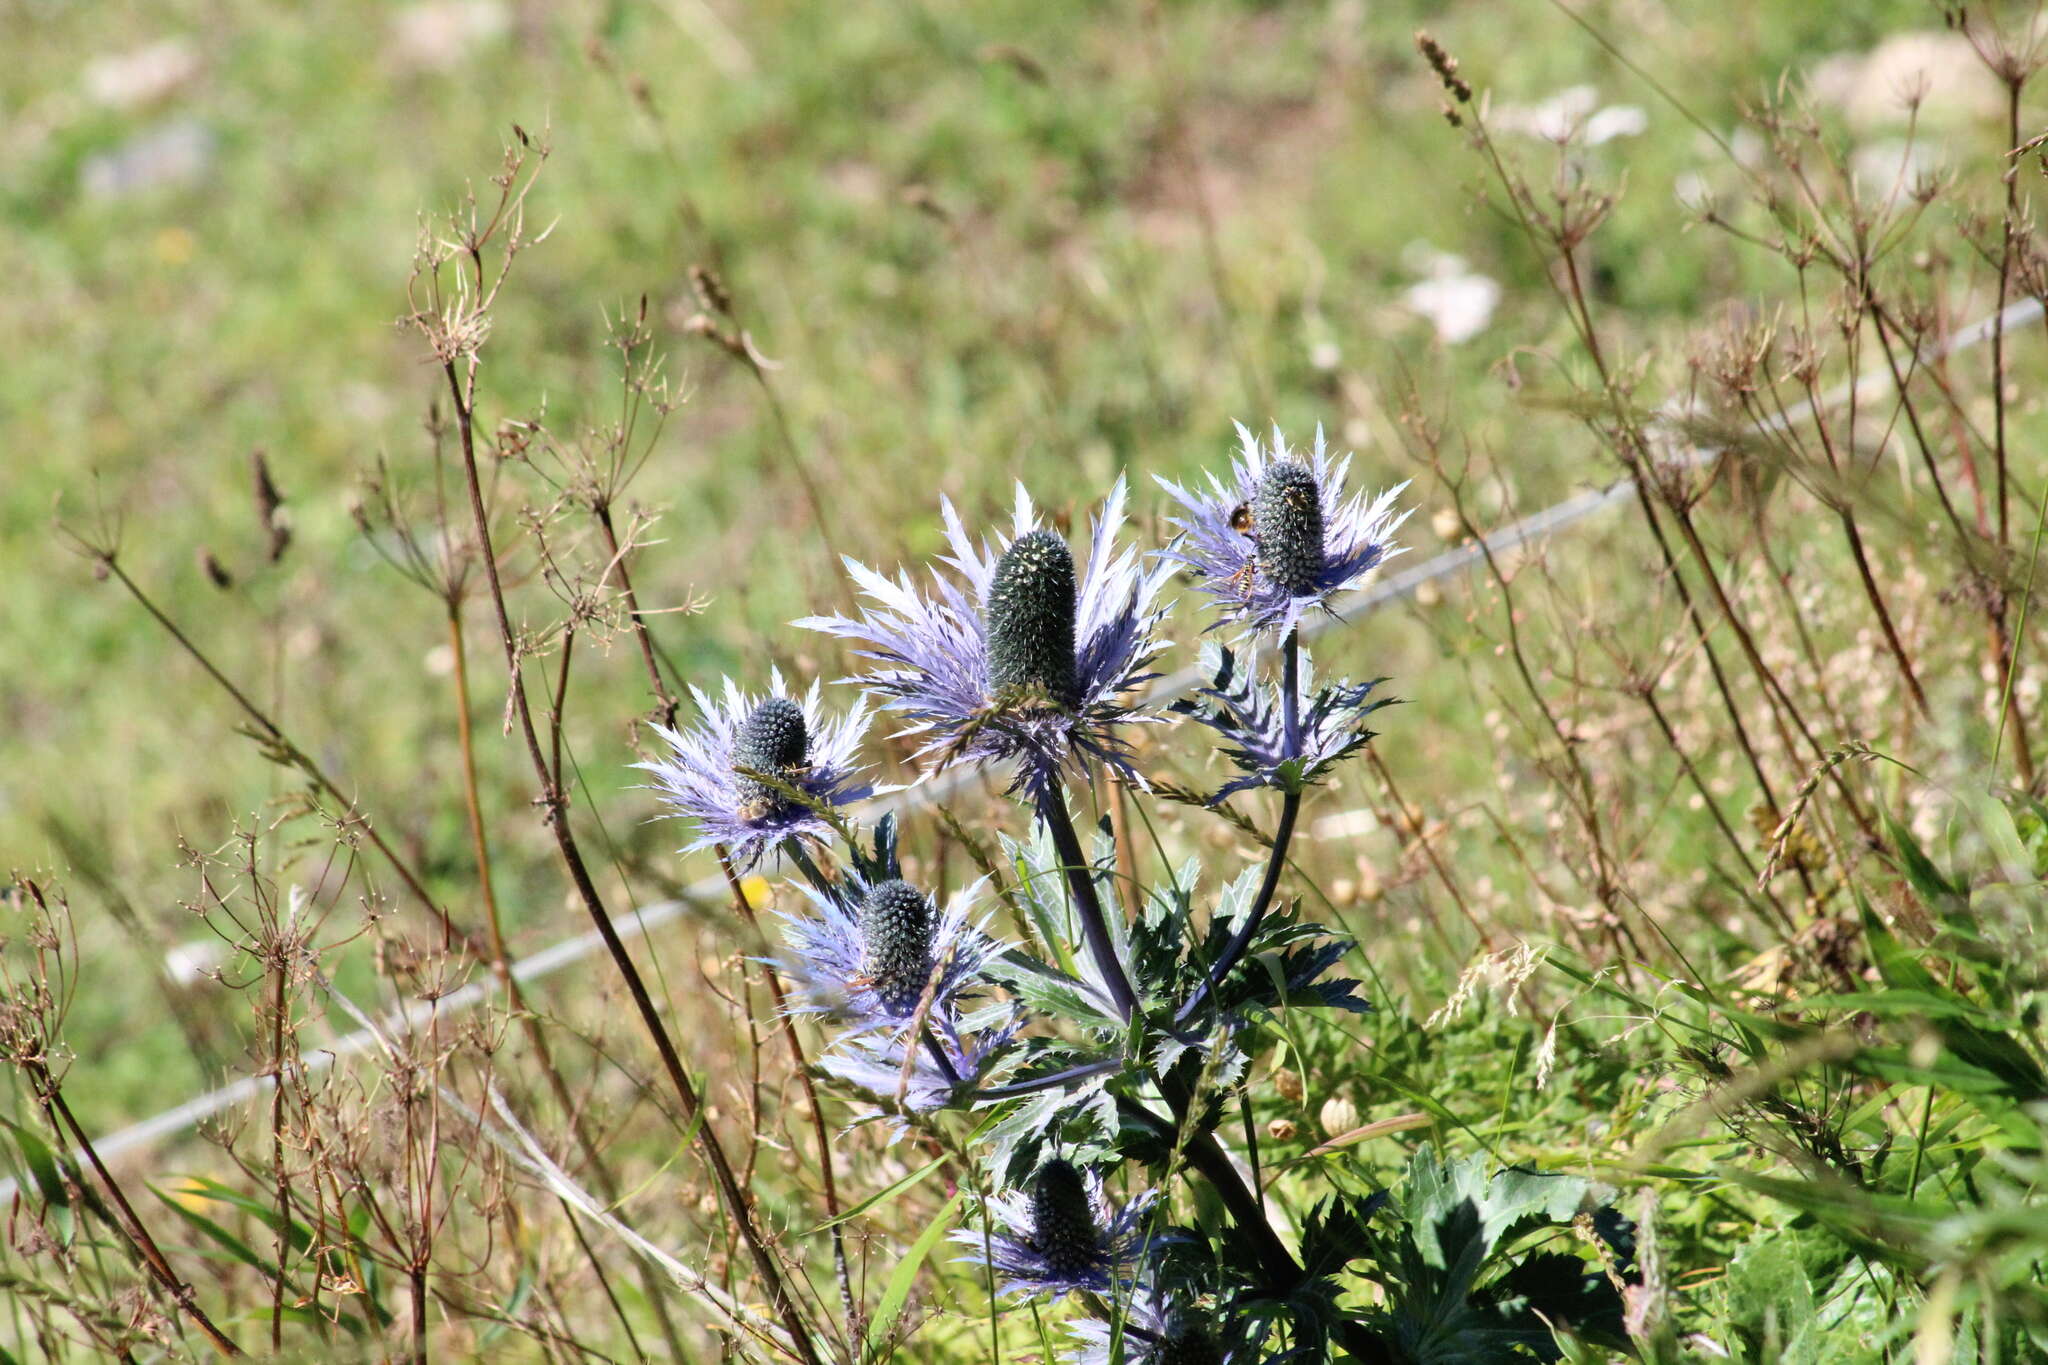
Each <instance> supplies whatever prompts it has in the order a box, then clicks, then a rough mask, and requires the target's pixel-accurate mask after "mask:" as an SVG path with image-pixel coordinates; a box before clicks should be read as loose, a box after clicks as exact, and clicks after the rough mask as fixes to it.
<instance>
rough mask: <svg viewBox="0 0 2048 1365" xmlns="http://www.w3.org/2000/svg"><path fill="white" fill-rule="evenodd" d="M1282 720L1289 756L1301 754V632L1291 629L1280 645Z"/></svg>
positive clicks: (1297, 756) (1293, 756)
mask: <svg viewBox="0 0 2048 1365" xmlns="http://www.w3.org/2000/svg"><path fill="white" fill-rule="evenodd" d="M1280 720H1281V725H1282V733H1283V734H1285V736H1286V738H1287V748H1286V750H1285V752H1286V754H1287V756H1288V757H1289V758H1299V757H1300V756H1301V632H1300V631H1299V630H1290V631H1288V632H1287V639H1286V641H1285V642H1284V643H1283V644H1281V646H1280Z"/></svg>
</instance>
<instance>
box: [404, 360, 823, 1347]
mask: <svg viewBox="0 0 2048 1365" xmlns="http://www.w3.org/2000/svg"><path fill="white" fill-rule="evenodd" d="M442 372H443V374H444V375H445V376H446V378H447V381H448V389H449V395H450V397H451V399H452V400H453V402H454V405H455V417H456V428H457V434H458V435H459V436H460V438H461V445H462V464H463V473H464V476H465V478H466V481H467V483H468V485H469V507H470V515H471V518H472V520H473V521H474V523H475V527H476V536H477V547H478V549H479V550H480V551H481V558H482V559H483V564H484V575H485V577H486V579H487V580H488V581H489V583H490V590H491V591H490V597H491V606H492V608H493V609H494V611H495V613H496V616H497V623H498V638H499V642H500V643H501V644H502V645H503V646H504V649H505V671H506V674H507V684H508V686H509V688H510V690H511V694H512V710H513V715H514V719H515V720H516V721H517V723H518V730H519V733H520V736H521V738H523V739H524V741H525V745H526V751H527V757H528V758H529V759H530V760H531V761H532V764H533V770H534V776H535V777H536V779H538V781H539V783H540V793H539V800H538V802H537V804H538V805H539V806H540V808H541V811H542V819H543V821H544V822H545V823H546V825H547V827H548V830H549V832H550V833H551V834H553V835H554V839H555V847H556V850H557V851H558V852H559V853H560V854H561V857H562V864H563V866H564V868H566V870H567V871H568V873H569V880H570V882H571V883H572V884H573V885H574V887H575V889H576V894H577V899H578V900H580V901H581V902H582V903H583V908H584V910H585V912H586V913H587V914H588V915H589V917H590V921H591V924H592V926H593V927H594V928H596V930H597V933H598V937H599V938H600V939H601V940H602V941H603V943H604V946H605V951H606V953H607V955H609V956H610V958H611V960H612V963H613V965H614V966H615V967H616V968H617V969H618V972H619V977H620V979H621V980H622V981H623V982H624V983H625V986H626V993H627V994H628V995H630V996H631V997H632V999H633V1005H634V1009H635V1012H636V1013H638V1015H639V1016H640V1022H641V1025H642V1026H643V1027H644V1028H645V1029H646V1031H647V1035H648V1038H649V1039H650V1041H652V1042H653V1044H654V1050H655V1052H656V1054H657V1055H658V1056H659V1057H660V1059H661V1064H662V1069H663V1070H664V1071H665V1072H666V1073H667V1074H668V1079H669V1083H670V1084H671V1085H672V1086H674V1087H675V1091H676V1097H677V1098H678V1099H679V1100H680V1101H681V1103H682V1113H683V1120H684V1122H685V1123H686V1124H690V1125H694V1127H695V1129H696V1145H697V1148H698V1151H699V1152H700V1154H701V1155H702V1156H703V1158H704V1162H705V1164H706V1165H707V1166H709V1167H710V1168H711V1174H712V1179H713V1181H714V1183H715V1184H716V1185H717V1186H718V1193H719V1196H720V1199H721V1201H722V1202H723V1203H724V1205H725V1210H726V1215H727V1217H729V1218H731V1219H732V1221H733V1224H734V1226H735V1227H736V1228H737V1229H738V1230H739V1234H740V1240H741V1241H743V1242H745V1243H746V1246H747V1250H748V1252H749V1254H750V1256H751V1259H752V1260H753V1263H754V1270H755V1273H756V1274H758V1275H759V1276H760V1278H761V1283H762V1287H763V1288H764V1289H765V1290H766V1291H767V1293H768V1298H769V1300H770V1302H772V1303H773V1304H774V1305H775V1310H776V1313H777V1315H778V1316H779V1317H780V1318H781V1319H782V1322H783V1326H784V1327H785V1328H786V1329H787V1330H788V1332H789V1336H790V1341H791V1344H792V1345H793V1346H795V1348H796V1352H797V1355H798V1358H799V1359H801V1360H802V1361H804V1362H805V1365H819V1359H818V1353H817V1350H816V1348H815V1346H814V1345H813V1344H812V1342H811V1333H810V1328H809V1325H808V1324H807V1323H805V1321H804V1319H803V1315H802V1313H801V1312H800V1311H799V1310H798V1307H797V1304H796V1300H795V1299H794V1298H793V1297H791V1295H790V1293H789V1289H788V1286H787V1285H786V1284H785V1282H784V1279H783V1274H782V1267H781V1265H780V1264H779V1263H778V1262H777V1261H776V1258H775V1254H774V1252H772V1251H771V1250H770V1249H769V1247H768V1245H767V1242H766V1241H765V1240H764V1239H763V1238H762V1236H761V1231H760V1228H759V1227H758V1226H757V1225H756V1223H755V1219H754V1210H753V1207H752V1205H751V1204H749V1202H748V1200H747V1195H746V1192H745V1191H744V1190H742V1189H741V1188H740V1183H739V1180H738V1178H737V1177H736V1176H735V1175H734V1174H733V1169H732V1163H731V1162H730V1161H729V1160H728V1159H727V1157H726V1154H725V1149H724V1147H722V1146H721V1145H720V1144H719V1141H718V1135H717V1133H716V1132H715V1131H713V1129H712V1126H711V1125H710V1124H709V1123H698V1122H697V1119H698V1116H699V1115H700V1113H701V1112H702V1109H703V1101H702V1099H701V1098H700V1097H699V1095H698V1093H697V1087H696V1086H694V1085H692V1084H691V1083H690V1077H689V1073H688V1072H687V1071H685V1070H684V1068H683V1060H682V1057H681V1055H680V1054H679V1053H678V1052H677V1051H676V1045H675V1041H674V1039H672V1038H671V1037H670V1036H669V1031H668V1027H667V1025H665V1024H664V1023H663V1022H662V1018H661V1011H660V1009H659V1008H657V1007H656V1005H655V1003H654V997H653V996H652V995H651V994H650V993H649V992H648V990H647V983H646V981H645V980H644V979H643V978H642V977H641V975H640V968H639V966H638V965H637V964H636V963H635V962H634V961H633V957H632V954H630V953H629V952H627V951H626V945H625V941H624V940H622V939H621V938H620V937H619V931H618V928H617V927H616V926H615V925H613V923H612V917H611V914H610V912H609V911H607V910H606V909H605V904H604V897H603V896H602V895H601V894H600V893H599V892H598V889H597V883H596V882H595V881H593V880H592V879H591V876H590V869H589V868H588V866H587V865H586V864H585V863H584V861H583V850H582V849H581V847H579V846H578V844H577V842H576V836H575V833H574V832H573V831H572V830H571V829H570V828H569V812H568V798H567V796H566V794H565V793H564V792H563V790H562V788H561V784H560V782H559V781H558V779H557V776H556V774H555V772H554V771H553V770H552V769H551V768H550V767H549V766H548V759H547V753H546V751H545V750H544V749H543V748H542V747H541V739H540V731H539V729H538V728H537V727H536V726H535V724H534V720H533V710H532V707H531V705H530V704H529V702H528V700H527V696H526V678H525V674H524V672H523V671H522V667H521V665H522V660H521V657H520V644H519V636H518V633H517V632H516V631H515V630H514V629H513V626H512V614H511V611H510V609H509V608H508V607H507V606H506V604H505V586H504V583H503V582H502V581H501V579H500V576H499V573H498V559H497V554H496V552H495V551H494V550H493V548H492V545H491V519H490V513H489V511H488V509H487V508H486V507H485V506H484V495H483V481H482V475H481V473H480V472H479V470H478V461H477V451H476V427H475V414H474V409H473V406H472V405H473V402H474V398H475V382H476V379H475V360H474V358H472V359H471V362H470V373H469V377H468V382H467V383H465V382H464V378H463V376H462V374H461V373H459V372H458V371H457V369H456V367H455V362H454V361H453V360H449V361H446V362H444V363H443V366H442ZM557 719H558V721H559V717H558V718H557Z"/></svg>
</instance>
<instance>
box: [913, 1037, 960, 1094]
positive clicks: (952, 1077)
mask: <svg viewBox="0 0 2048 1365" xmlns="http://www.w3.org/2000/svg"><path fill="white" fill-rule="evenodd" d="M917 1036H918V1037H919V1038H921V1039H923V1040H924V1050H925V1051H926V1052H929V1053H931V1055H932V1060H933V1061H935V1062H937V1063H938V1064H939V1072H940V1074H941V1075H943V1076H944V1077H945V1078H946V1083H947V1084H948V1085H951V1086H954V1087H956V1088H957V1087H958V1086H959V1084H960V1073H959V1071H958V1070H956V1069H955V1068H954V1066H953V1059H952V1058H950V1057H948V1056H947V1055H946V1049H944V1048H943V1047H940V1046H939V1040H938V1039H937V1038H934V1037H933V1036H932V1030H931V1025H929V1024H926V1025H924V1026H922V1027H920V1028H919V1029H918V1031H917Z"/></svg>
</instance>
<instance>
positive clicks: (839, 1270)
mask: <svg viewBox="0 0 2048 1365" xmlns="http://www.w3.org/2000/svg"><path fill="white" fill-rule="evenodd" d="M787 846H788V847H789V848H790V849H791V850H793V851H794V852H795V856H796V857H798V858H799V859H801V865H802V866H804V867H806V868H809V869H810V870H811V872H812V873H813V875H814V876H815V874H816V871H817V869H816V868H815V867H813V866H812V864H811V860H810V859H809V857H807V856H805V854H804V853H803V851H802V844H801V842H800V841H799V840H796V839H790V840H788V841H787ZM713 851H714V852H716V853H717V855H718V868H719V871H721V872H723V873H724V874H725V884H726V886H727V887H728V888H730V889H731V891H732V900H733V904H734V905H735V906H736V907H737V908H738V909H739V912H740V918H741V919H744V920H745V921H746V922H747V928H748V929H750V930H752V931H753V934H754V937H755V938H757V939H759V940H760V941H761V943H762V944H763V945H764V946H765V945H766V944H767V942H768V936H767V935H766V934H764V933H763V932H762V931H761V920H760V917H759V916H758V915H756V914H755V913H754V900H753V897H751V896H749V895H748V894H747V888H746V884H745V883H744V882H742V881H741V880H740V875H739V871H738V869H736V868H735V867H734V866H733V863H732V850H730V849H728V848H727V847H726V846H725V845H724V844H719V845H717V846H716V847H715V848H714V850H713ZM761 971H762V975H763V976H765V977H766V978H767V981H768V997H769V999H771V1000H772V1001H774V1003H775V1014H776V1017H777V1018H779V1019H781V1020H782V1036H783V1038H784V1040H785V1041H787V1042H788V1044H789V1055H790V1059H791V1060H792V1061H794V1062H795V1063H796V1077H797V1082H798V1083H799V1084H800V1085H802V1087H803V1091H804V1104H805V1105H806V1107H808V1108H809V1109H810V1111H811V1131H812V1133H813V1134H814V1135H815V1136H816V1138H817V1141H818V1172H819V1175H820V1176H821V1178H822V1179H823V1181H824V1186H825V1212H826V1214H827V1215H828V1216H829V1217H830V1218H831V1219H832V1266H833V1272H834V1274H835V1275H836V1276H837V1278H838V1281H839V1300H840V1303H841V1305H842V1306H843V1307H844V1308H845V1309H846V1314H847V1320H848V1321H849V1322H851V1321H854V1320H855V1310H856V1308H857V1301H856V1300H855V1299H854V1297H853V1280H852V1276H851V1273H850V1272H849V1270H848V1267H847V1261H846V1236H845V1234H844V1232H843V1231H842V1230H841V1228H840V1224H839V1182H838V1178H837V1176H836V1174H835V1173H834V1171H833V1169H832V1140H831V1138H830V1137H829V1136H828V1135H827V1133H826V1131H825V1110H824V1106H822V1105H820V1104H819V1103H818V1088H817V1085H816V1083H815V1082H813V1081H812V1079H811V1061H810V1058H809V1057H807V1056H805V1055H804V1045H803V1040H802V1039H800V1038H798V1037H797V1035H796V1018H795V1016H793V1015H792V1014H790V1012H789V1006H788V1004H787V1002H786V1000H785V997H784V995H783V993H782V978H781V977H779V976H777V975H776V972H775V969H774V968H773V967H770V966H768V965H767V964H766V963H763V964H762V967H761Z"/></svg>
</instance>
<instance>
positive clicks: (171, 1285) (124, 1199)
mask: <svg viewBox="0 0 2048 1365" xmlns="http://www.w3.org/2000/svg"><path fill="white" fill-rule="evenodd" d="M26 1069H27V1071H28V1075H29V1079H30V1080H31V1081H32V1082H33V1083H34V1085H35V1094H36V1099H37V1100H38V1101H39V1102H40V1103H41V1104H42V1106H43V1109H44V1112H45V1113H46V1114H47V1115H49V1116H50V1118H51V1126H52V1127H53V1128H55V1129H56V1130H57V1132H58V1133H59V1134H60V1135H62V1134H64V1133H67V1132H68V1133H69V1134H70V1141H71V1145H72V1146H74V1147H76V1148H77V1149H78V1150H79V1151H81V1152H83V1153H84V1154H85V1159H86V1162H87V1163H88V1164H89V1165H90V1166H91V1167H92V1169H93V1173H94V1174H96V1175H97V1176H99V1178H100V1184H101V1185H103V1186H105V1187H106V1191H107V1197H108V1198H110V1199H112V1200H113V1201H114V1207H115V1208H116V1209H118V1210H120V1213H121V1232H122V1234H123V1235H124V1236H125V1237H127V1239H128V1241H129V1244H130V1245H131V1246H133V1247H134V1248H135V1252H136V1255H137V1256H138V1257H139V1258H140V1259H141V1261H142V1264H143V1266H144V1267H145V1268H146V1269H147V1270H148V1271H149V1273H150V1276H151V1278H153V1279H154V1280H155V1281H156V1282H157V1284H158V1285H159V1286H160V1287H161V1288H162V1289H163V1291H164V1292H165V1293H166V1294H169V1295H170V1296H171V1298H172V1299H173V1300H174V1301H175V1302H176V1303H177V1305H178V1307H179V1309H180V1310H181V1311H182V1312H183V1313H184V1314H185V1316H186V1317H187V1318H189V1319H191V1321H192V1325H193V1326H194V1327H196V1328H198V1329H199V1332H200V1334H201V1335H202V1336H204V1337H205V1338H206V1339H207V1341H208V1342H210V1343H211V1344H212V1346H213V1349H214V1350H216V1351H218V1352H220V1353H221V1354H222V1355H224V1356H232V1357H239V1356H241V1355H243V1354H244V1352H243V1350H242V1348H241V1347H239V1346H237V1345H236V1344H235V1342H234V1339H233V1338H231V1337H229V1336H228V1334H227V1333H225V1332H223V1331H221V1329H220V1328H218V1327H216V1326H215V1325H214V1323H213V1320H212V1319H211V1318H209V1317H207V1316H206V1310H205V1309H203V1308H201V1307H200V1306H199V1296H198V1295H197V1294H195V1293H194V1292H193V1290H192V1286H191V1285H189V1284H187V1283H185V1281H183V1280H181V1279H179V1278H178V1273H177V1272H176V1271H175V1270H173V1269H171V1263H170V1261H168V1260H167V1259H165V1257H164V1253H163V1252H162V1250H161V1249H159V1248H158V1246H157V1244H156V1239H155V1238H153V1237H151V1236H150V1235H149V1229H148V1228H147V1227H145V1226H144V1225H143V1222H142V1219H140V1218H139V1217H137V1216H136V1213H135V1207H134V1206H133V1205H132V1204H130V1203H129V1202H128V1196H127V1194H126V1193H124V1192H123V1191H122V1189H121V1187H120V1185H119V1184H117V1183H116V1182H115V1180H114V1177H113V1176H112V1175H111V1174H109V1173H108V1171H107V1166H106V1163H105V1162H103V1161H101V1160H100V1154H99V1153H98V1152H97V1151H96V1150H94V1148H93V1145H92V1139H90V1138H88V1137H87V1136H86V1135H85V1129H84V1127H82V1126H81V1125H80V1124H79V1122H78V1119H77V1117H76V1116H75V1115H73V1114H72V1112H71V1106H70V1105H69V1104H67V1103H65V1100H64V1092H63V1090H62V1089H60V1088H59V1087H58V1085H57V1079H56V1077H54V1076H52V1075H51V1074H50V1070H49V1068H48V1067H46V1066H44V1065H43V1063H42V1062H40V1061H32V1062H29V1063H28V1064H27V1068H26Z"/></svg>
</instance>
